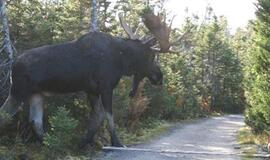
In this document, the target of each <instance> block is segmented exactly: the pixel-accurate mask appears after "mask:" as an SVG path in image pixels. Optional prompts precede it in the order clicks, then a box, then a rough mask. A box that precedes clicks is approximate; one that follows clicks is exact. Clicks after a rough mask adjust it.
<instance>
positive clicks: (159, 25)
mask: <svg viewBox="0 0 270 160" xmlns="http://www.w3.org/2000/svg"><path fill="white" fill-rule="evenodd" d="M172 21H173V19H172V20H171V24H170V26H167V24H166V23H165V22H162V21H161V19H160V17H159V16H157V15H155V14H154V13H153V12H147V13H145V14H144V15H143V22H144V24H145V26H146V28H147V29H148V30H149V31H150V32H151V33H152V34H153V35H154V36H155V37H156V38H157V40H158V42H159V45H160V52H163V53H164V52H168V51H169V49H170V46H171V44H170V42H169V39H170V33H171V25H172Z"/></svg>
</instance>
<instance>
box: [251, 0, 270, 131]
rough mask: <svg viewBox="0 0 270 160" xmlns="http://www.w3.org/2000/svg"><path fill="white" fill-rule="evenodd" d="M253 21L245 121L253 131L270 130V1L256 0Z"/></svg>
mask: <svg viewBox="0 0 270 160" xmlns="http://www.w3.org/2000/svg"><path fill="white" fill-rule="evenodd" d="M256 7H257V11H256V17H257V19H256V20H255V21H254V22H253V26H254V31H255V36H254V41H255V45H254V46H253V49H251V51H250V53H249V54H250V62H249V63H251V64H253V65H250V66H249V69H248V72H250V74H249V77H248V78H249V84H250V85H251V86H250V87H249V88H247V89H248V96H249V97H248V100H249V101H248V102H249V105H250V107H249V108H248V110H247V112H246V122H247V124H249V125H250V126H251V127H253V129H254V131H256V132H262V131H270V107H269V105H270V95H269V93H270V83H269V82H270V69H269V66H270V39H269V37H270V28H269V25H270V13H269V10H270V1H269V0H258V2H257V4H256Z"/></svg>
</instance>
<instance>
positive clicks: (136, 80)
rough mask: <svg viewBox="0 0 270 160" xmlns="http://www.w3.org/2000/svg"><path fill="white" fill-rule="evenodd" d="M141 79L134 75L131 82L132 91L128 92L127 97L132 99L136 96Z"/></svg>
mask: <svg viewBox="0 0 270 160" xmlns="http://www.w3.org/2000/svg"><path fill="white" fill-rule="evenodd" d="M142 79H143V78H142V77H141V76H137V75H134V77H133V82H132V90H131V91H130V92H129V97H134V96H135V95H136V92H137V89H138V86H139V84H140V82H141V80H142Z"/></svg>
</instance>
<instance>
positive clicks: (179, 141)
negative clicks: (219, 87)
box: [96, 115, 247, 160]
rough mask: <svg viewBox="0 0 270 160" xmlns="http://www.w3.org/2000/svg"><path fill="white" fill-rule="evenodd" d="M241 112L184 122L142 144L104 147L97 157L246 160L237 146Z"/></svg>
mask: <svg viewBox="0 0 270 160" xmlns="http://www.w3.org/2000/svg"><path fill="white" fill-rule="evenodd" d="M243 125H244V123H243V117H242V116H241V115H225V116H220V117H211V118H208V119H203V120H194V121H189V122H183V123H179V124H177V125H176V126H175V127H172V129H170V130H169V131H168V133H166V134H164V135H162V136H160V137H157V138H154V139H153V140H151V141H149V142H148V143H145V144H140V145H136V146H131V147H129V148H127V149H124V150H111V149H108V150H104V151H103V152H102V153H101V154H100V155H99V156H98V157H97V158H96V159H97V160H217V159H218V160H238V159H239V160H242V159H243V160H247V158H243V157H241V156H240V155H238V154H239V153H240V150H239V149H237V148H238V147H237V144H236V131H237V130H238V129H239V128H240V127H241V126H243Z"/></svg>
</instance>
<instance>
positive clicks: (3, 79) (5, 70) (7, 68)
mask: <svg viewBox="0 0 270 160" xmlns="http://www.w3.org/2000/svg"><path fill="white" fill-rule="evenodd" d="M0 20H1V23H2V32H3V46H2V48H1V49H0V55H1V58H2V60H1V59H0V66H1V67H0V72H1V73H0V91H1V92H0V104H2V102H1V100H3V99H4V98H5V96H6V95H7V92H8V88H9V85H10V83H9V79H10V75H11V64H12V62H13V60H14V55H13V50H12V44H11V40H10V36H9V27H8V18H7V14H6V7H5V1H4V0H0Z"/></svg>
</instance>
